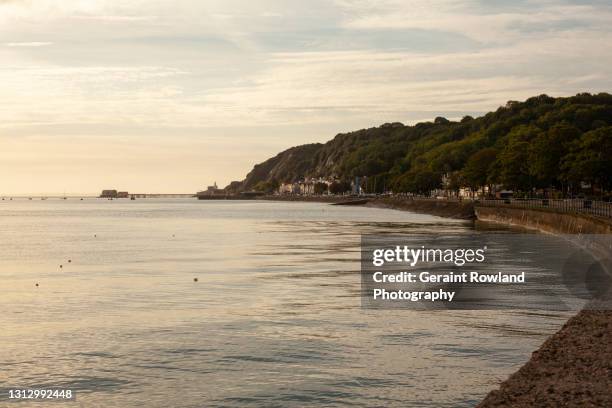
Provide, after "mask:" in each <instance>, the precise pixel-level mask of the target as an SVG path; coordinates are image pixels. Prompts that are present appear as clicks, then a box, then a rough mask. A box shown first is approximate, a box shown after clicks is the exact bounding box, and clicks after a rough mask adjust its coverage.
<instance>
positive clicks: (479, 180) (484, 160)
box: [462, 147, 497, 191]
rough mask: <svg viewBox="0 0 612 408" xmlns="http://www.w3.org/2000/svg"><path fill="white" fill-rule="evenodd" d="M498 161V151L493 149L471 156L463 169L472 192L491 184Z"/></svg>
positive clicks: (480, 151) (483, 150)
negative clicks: (494, 166)
mask: <svg viewBox="0 0 612 408" xmlns="http://www.w3.org/2000/svg"><path fill="white" fill-rule="evenodd" d="M496 159H497V150H495V149H494V148H492V147H487V148H485V149H482V150H479V151H477V152H476V153H474V154H473V155H471V156H470V158H469V159H468V161H467V163H466V164H465V167H464V168H463V171H462V174H463V179H464V181H465V183H466V185H467V186H468V187H470V188H471V189H472V191H474V190H478V189H479V188H481V187H484V186H485V185H487V184H491V182H490V181H491V180H490V178H489V175H490V171H491V167H492V165H493V163H494V162H495V160H496Z"/></svg>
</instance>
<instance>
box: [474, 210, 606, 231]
mask: <svg viewBox="0 0 612 408" xmlns="http://www.w3.org/2000/svg"><path fill="white" fill-rule="evenodd" d="M474 212H475V213H476V218H477V219H478V220H480V221H489V222H499V223H503V224H506V225H513V226H519V227H524V228H532V229H537V230H539V231H542V232H548V233H552V234H611V233H612V222H610V221H607V220H604V219H600V218H595V217H591V216H589V215H586V214H571V213H561V212H555V211H547V210H532V209H524V208H505V207H480V206H478V205H476V206H475V208H474Z"/></svg>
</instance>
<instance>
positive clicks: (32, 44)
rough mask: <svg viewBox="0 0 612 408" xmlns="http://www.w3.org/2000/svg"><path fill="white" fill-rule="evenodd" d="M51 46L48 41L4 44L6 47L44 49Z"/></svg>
mask: <svg viewBox="0 0 612 408" xmlns="http://www.w3.org/2000/svg"><path fill="white" fill-rule="evenodd" d="M51 44H53V43H52V42H48V41H28V42H9V43H5V45H6V46H7V47H44V46H47V45H51Z"/></svg>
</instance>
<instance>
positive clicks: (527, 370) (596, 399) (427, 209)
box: [266, 197, 612, 408]
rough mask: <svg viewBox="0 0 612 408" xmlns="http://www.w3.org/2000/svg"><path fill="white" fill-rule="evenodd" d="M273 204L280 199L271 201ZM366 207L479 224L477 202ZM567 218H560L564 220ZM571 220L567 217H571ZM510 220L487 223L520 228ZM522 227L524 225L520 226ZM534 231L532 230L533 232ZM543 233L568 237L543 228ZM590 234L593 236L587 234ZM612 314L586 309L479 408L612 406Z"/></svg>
mask: <svg viewBox="0 0 612 408" xmlns="http://www.w3.org/2000/svg"><path fill="white" fill-rule="evenodd" d="M303 198H306V197H290V199H278V197H276V199H277V200H278V201H310V202H328V203H333V202H339V201H347V200H348V199H349V198H347V197H308V198H310V199H303ZM266 199H268V200H274V199H275V197H266ZM364 205H365V206H367V207H373V208H388V209H395V210H400V211H412V212H417V213H419V212H420V213H426V214H431V215H437V216H441V217H447V218H456V219H463V220H477V211H475V208H474V205H473V204H472V203H448V202H437V201H433V202H427V204H422V203H419V202H418V201H411V200H410V201H409V200H402V199H397V198H376V199H372V200H370V201H369V202H367V203H366V204H364ZM563 216H564V215H563V214H562V215H561V216H560V217H561V218H562V217H563ZM570 217H571V215H569V214H568V215H567V216H566V218H570ZM510 221H511V220H510V219H506V220H505V219H501V220H485V222H495V223H500V224H504V225H509V226H516V225H517V224H513V223H512V222H510ZM519 226H520V225H519ZM528 228H529V227H528ZM531 228H532V229H536V230H538V231H539V232H540V233H552V234H556V233H560V232H561V233H567V232H566V231H554V228H553V230H551V228H548V227H547V228H542V225H539V224H538V223H536V226H535V228H534V227H531ZM579 230H580V232H582V233H589V231H582V228H579ZM611 344H612V311H610V310H587V309H584V310H581V311H580V312H578V313H577V314H576V315H574V316H573V317H571V318H570V319H569V320H568V321H567V322H566V323H565V324H564V325H563V327H562V328H561V329H560V330H558V331H557V332H556V333H554V334H552V335H551V336H549V337H548V338H547V339H546V340H545V341H544V343H543V344H542V345H541V346H540V347H539V348H538V349H537V350H536V351H534V352H533V353H532V355H531V358H530V359H529V360H528V361H526V362H525V364H523V365H522V366H521V368H520V369H519V370H518V371H516V372H515V373H513V374H511V375H510V376H509V377H508V378H507V379H506V380H504V381H502V382H501V383H500V384H499V385H498V386H497V388H496V389H493V390H491V391H490V392H489V393H488V394H487V395H486V396H485V397H484V398H483V399H482V401H481V402H480V403H479V404H478V405H477V407H478V408H493V407H535V406H537V407H560V406H564V407H587V406H592V407H604V406H612V347H611V346H610V345H611Z"/></svg>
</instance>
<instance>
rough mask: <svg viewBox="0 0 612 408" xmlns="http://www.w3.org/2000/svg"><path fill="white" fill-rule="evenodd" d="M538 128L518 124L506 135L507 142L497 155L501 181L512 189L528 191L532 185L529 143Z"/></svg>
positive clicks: (534, 136) (537, 131) (535, 135)
mask: <svg viewBox="0 0 612 408" xmlns="http://www.w3.org/2000/svg"><path fill="white" fill-rule="evenodd" d="M539 132H540V129H539V128H537V127H535V126H524V125H522V126H518V127H517V128H515V129H513V131H512V132H510V134H509V135H508V138H507V144H506V146H505V147H504V149H503V150H502V151H501V153H500V155H499V165H500V167H501V171H500V178H501V182H502V183H503V184H504V185H505V186H506V187H509V188H512V189H514V190H522V191H528V190H531V188H532V187H533V184H532V179H531V175H530V173H529V144H530V142H531V141H532V140H533V139H535V138H536V137H537V135H538V133H539Z"/></svg>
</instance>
